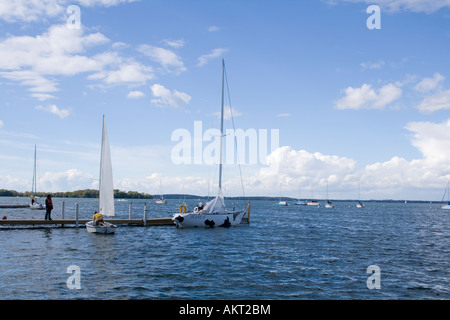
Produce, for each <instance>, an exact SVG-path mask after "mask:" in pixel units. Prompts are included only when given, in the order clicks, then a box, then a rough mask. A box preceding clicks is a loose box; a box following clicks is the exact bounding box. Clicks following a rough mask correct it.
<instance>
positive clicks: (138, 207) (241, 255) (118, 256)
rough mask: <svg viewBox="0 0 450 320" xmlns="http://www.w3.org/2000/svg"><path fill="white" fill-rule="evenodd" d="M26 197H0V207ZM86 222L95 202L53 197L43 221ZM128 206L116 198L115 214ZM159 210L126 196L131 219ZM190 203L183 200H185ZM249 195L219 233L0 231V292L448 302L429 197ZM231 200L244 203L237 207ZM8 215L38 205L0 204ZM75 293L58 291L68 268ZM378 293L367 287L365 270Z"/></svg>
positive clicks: (442, 226) (447, 237) (448, 244)
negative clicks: (330, 200)
mask: <svg viewBox="0 0 450 320" xmlns="http://www.w3.org/2000/svg"><path fill="white" fill-rule="evenodd" d="M20 201H22V203H23V202H26V201H27V200H26V199H20V198H0V204H7V203H8V204H11V203H18V202H20ZM62 201H65V217H66V218H73V217H74V208H75V203H78V204H79V208H80V209H79V211H80V218H90V217H91V216H92V214H93V212H94V210H95V207H96V205H97V200H95V199H57V198H56V199H53V202H54V205H55V209H54V210H53V213H52V216H53V218H60V217H61V203H62ZM130 201H131V200H129V201H124V202H116V210H117V215H118V217H119V218H127V217H128V209H129V203H130ZM145 202H147V204H148V216H149V217H169V216H171V214H172V213H174V212H176V211H177V209H178V207H177V206H175V204H177V203H181V201H176V200H169V204H168V205H156V204H154V201H151V200H146V201H144V200H133V218H140V217H142V216H143V208H144V203H145ZM194 203H195V201H191V202H189V201H188V204H189V205H190V206H191V207H192V205H193V204H194ZM274 203H275V202H271V201H252V207H251V216H250V221H251V223H250V225H242V226H240V227H234V228H229V229H222V228H216V229H176V228H175V227H171V226H162V227H120V228H119V229H118V230H117V232H116V234H114V235H98V234H89V233H87V232H86V230H85V229H84V228H80V229H76V228H48V227H42V228H30V227H28V228H17V227H15V228H10V227H1V228H0V244H1V245H2V246H3V248H2V250H0V299H3V300H5V299H26V300H29V299H120V300H122V299H192V300H200V299H206V300H212V299H214V300H228V299H232V300H236V299H238V300H241V299H242V300H249V299H258V300H259V299H261V300H293V299H296V300H297V299H336V300H340V299H352V300H353V299H358V300H360V299H364V300H365V299H369V300H372V299H449V298H450V262H449V261H450V212H449V211H444V210H441V209H440V207H439V205H438V204H426V203H408V204H404V203H388V202H377V203H375V202H369V203H366V207H365V208H363V209H358V208H356V206H355V202H336V203H335V208H334V209H325V208H324V207H323V205H322V206H321V207H320V208H317V207H310V206H294V205H292V206H289V207H277V206H274V205H273V204H274ZM240 205H242V206H243V205H244V203H243V202H241V204H240ZM4 215H6V216H8V218H10V219H12V218H43V217H44V215H45V212H44V211H30V210H29V209H0V216H4ZM73 265H75V266H78V267H79V270H80V289H69V288H68V286H67V279H68V278H69V277H70V276H71V275H72V273H70V272H69V273H68V272H67V268H68V267H69V266H73ZM372 265H376V266H378V267H379V268H380V271H381V273H380V277H379V283H380V289H373V290H370V289H368V286H367V279H368V278H369V277H370V276H371V274H369V273H367V268H368V267H369V266H372Z"/></svg>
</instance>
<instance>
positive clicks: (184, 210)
mask: <svg viewBox="0 0 450 320" xmlns="http://www.w3.org/2000/svg"><path fill="white" fill-rule="evenodd" d="M185 212H186V206H185V205H184V204H182V205H181V206H180V213H185Z"/></svg>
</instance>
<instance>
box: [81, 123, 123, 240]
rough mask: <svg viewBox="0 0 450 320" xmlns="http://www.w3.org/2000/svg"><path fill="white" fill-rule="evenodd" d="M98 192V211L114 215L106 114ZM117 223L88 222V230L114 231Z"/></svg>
mask: <svg viewBox="0 0 450 320" xmlns="http://www.w3.org/2000/svg"><path fill="white" fill-rule="evenodd" d="M98 190H99V193H98V213H100V214H101V215H102V216H105V217H114V216H115V211H114V188H113V175H112V164H111V152H110V149H109V141H108V135H107V133H106V125H105V116H103V130H102V147H101V154H100V181H99V188H98ZM116 228H117V226H116V225H114V224H112V223H109V222H101V223H94V221H89V222H87V223H86V230H87V231H88V232H90V233H103V234H109V233H114V232H115V229H116Z"/></svg>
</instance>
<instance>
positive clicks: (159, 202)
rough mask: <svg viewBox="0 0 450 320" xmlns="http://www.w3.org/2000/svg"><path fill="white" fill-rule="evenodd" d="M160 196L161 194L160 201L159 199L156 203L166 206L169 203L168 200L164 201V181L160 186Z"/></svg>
mask: <svg viewBox="0 0 450 320" xmlns="http://www.w3.org/2000/svg"><path fill="white" fill-rule="evenodd" d="M158 194H159V199H157V200H156V201H155V202H156V204H166V203H167V200H165V199H164V194H163V193H162V180H161V182H160V184H159V191H158Z"/></svg>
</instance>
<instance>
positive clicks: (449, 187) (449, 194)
mask: <svg viewBox="0 0 450 320" xmlns="http://www.w3.org/2000/svg"><path fill="white" fill-rule="evenodd" d="M445 194H447V204H444V205H442V206H441V208H442V209H444V210H450V182H447V188H446V189H445V192H444V195H443V196H442V202H444V198H445Z"/></svg>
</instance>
